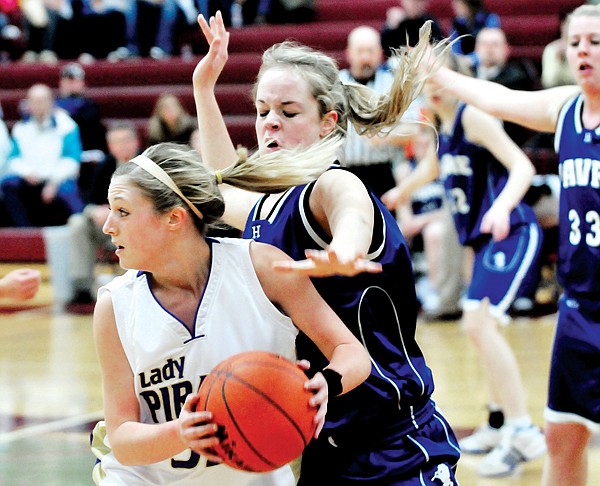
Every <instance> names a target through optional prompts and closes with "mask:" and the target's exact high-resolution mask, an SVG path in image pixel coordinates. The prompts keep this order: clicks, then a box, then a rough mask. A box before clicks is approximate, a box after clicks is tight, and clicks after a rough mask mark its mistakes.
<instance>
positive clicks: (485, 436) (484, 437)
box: [458, 424, 502, 454]
mask: <svg viewBox="0 0 600 486" xmlns="http://www.w3.org/2000/svg"><path fill="white" fill-rule="evenodd" d="M501 440H502V433H501V432H500V429H494V428H493V427H490V426H489V425H488V424H483V425H480V426H479V427H477V428H476V429H475V431H474V432H473V434H471V435H469V436H468V437H465V438H464V439H462V440H460V441H459V442H458V445H459V446H460V450H461V451H462V452H466V453H467V454H486V453H488V452H490V451H491V450H492V449H493V448H494V447H496V446H497V445H498V444H500V441H501Z"/></svg>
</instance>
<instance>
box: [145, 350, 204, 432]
mask: <svg viewBox="0 0 600 486" xmlns="http://www.w3.org/2000/svg"><path fill="white" fill-rule="evenodd" d="M184 365H185V356H181V357H180V358H177V359H171V358H169V359H167V360H166V362H165V364H164V365H163V366H162V367H158V368H152V369H151V370H149V371H142V372H141V373H139V375H138V376H139V379H140V387H141V388H142V390H143V391H141V392H140V397H141V398H143V399H144V401H145V402H146V405H148V409H149V411H150V413H151V415H152V420H153V421H154V422H155V423H159V422H160V420H159V417H158V415H157V413H158V412H159V411H160V410H162V411H163V412H164V414H165V420H166V421H167V422H169V421H171V420H173V419H176V418H177V417H178V416H179V413H180V412H181V409H182V407H183V404H184V403H185V399H186V397H187V396H188V395H189V394H190V393H192V392H193V387H192V383H191V382H190V381H188V380H184V379H183V378H184V373H183V368H184ZM161 384H162V385H163V386H159V387H157V386H156V385H161ZM150 387H152V388H151V389H150Z"/></svg>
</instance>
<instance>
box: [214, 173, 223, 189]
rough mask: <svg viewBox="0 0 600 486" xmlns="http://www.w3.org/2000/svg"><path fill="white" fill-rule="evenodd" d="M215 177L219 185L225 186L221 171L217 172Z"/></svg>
mask: <svg viewBox="0 0 600 486" xmlns="http://www.w3.org/2000/svg"><path fill="white" fill-rule="evenodd" d="M215 177H216V179H217V185H219V184H223V174H221V171H220V170H215Z"/></svg>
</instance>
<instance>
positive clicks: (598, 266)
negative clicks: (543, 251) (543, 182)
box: [554, 95, 600, 312]
mask: <svg viewBox="0 0 600 486" xmlns="http://www.w3.org/2000/svg"><path fill="white" fill-rule="evenodd" d="M582 111H583V97H582V96H581V95H579V96H578V97H576V98H575V99H573V100H572V101H571V102H568V103H566V105H565V106H564V107H563V109H562V111H561V112H560V115H559V119H558V124H557V129H556V136H555V142H554V144H555V148H556V151H557V152H558V159H559V174H560V179H561V191H560V210H559V225H558V226H559V245H558V258H559V262H558V278H559V280H560V283H561V284H562V286H563V287H564V288H565V291H566V293H567V294H568V295H569V296H570V297H573V298H575V299H577V301H578V302H579V304H580V305H584V306H587V307H588V308H589V310H592V311H595V312H598V311H599V310H600V128H596V129H594V130H588V129H586V128H584V127H583V123H582V118H581V117H582Z"/></svg>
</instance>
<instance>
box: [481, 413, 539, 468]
mask: <svg viewBox="0 0 600 486" xmlns="http://www.w3.org/2000/svg"><path fill="white" fill-rule="evenodd" d="M503 432H504V434H507V431H503ZM545 453H546V439H545V437H544V434H543V433H542V431H541V430H540V429H538V428H537V427H536V426H535V425H531V426H529V427H526V428H521V429H516V430H514V431H513V432H512V433H508V435H504V436H503V438H502V441H501V442H500V444H498V445H497V446H496V447H495V448H494V449H493V450H492V452H490V453H489V454H488V455H487V456H485V458H484V459H483V461H481V463H480V464H479V467H478V468H477V472H478V474H479V475H480V476H486V477H502V476H508V475H510V474H512V473H513V472H514V471H515V470H516V468H517V466H518V465H519V464H520V463H521V462H527V461H533V460H534V459H537V458H538V457H540V456H542V455H544V454H545Z"/></svg>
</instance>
